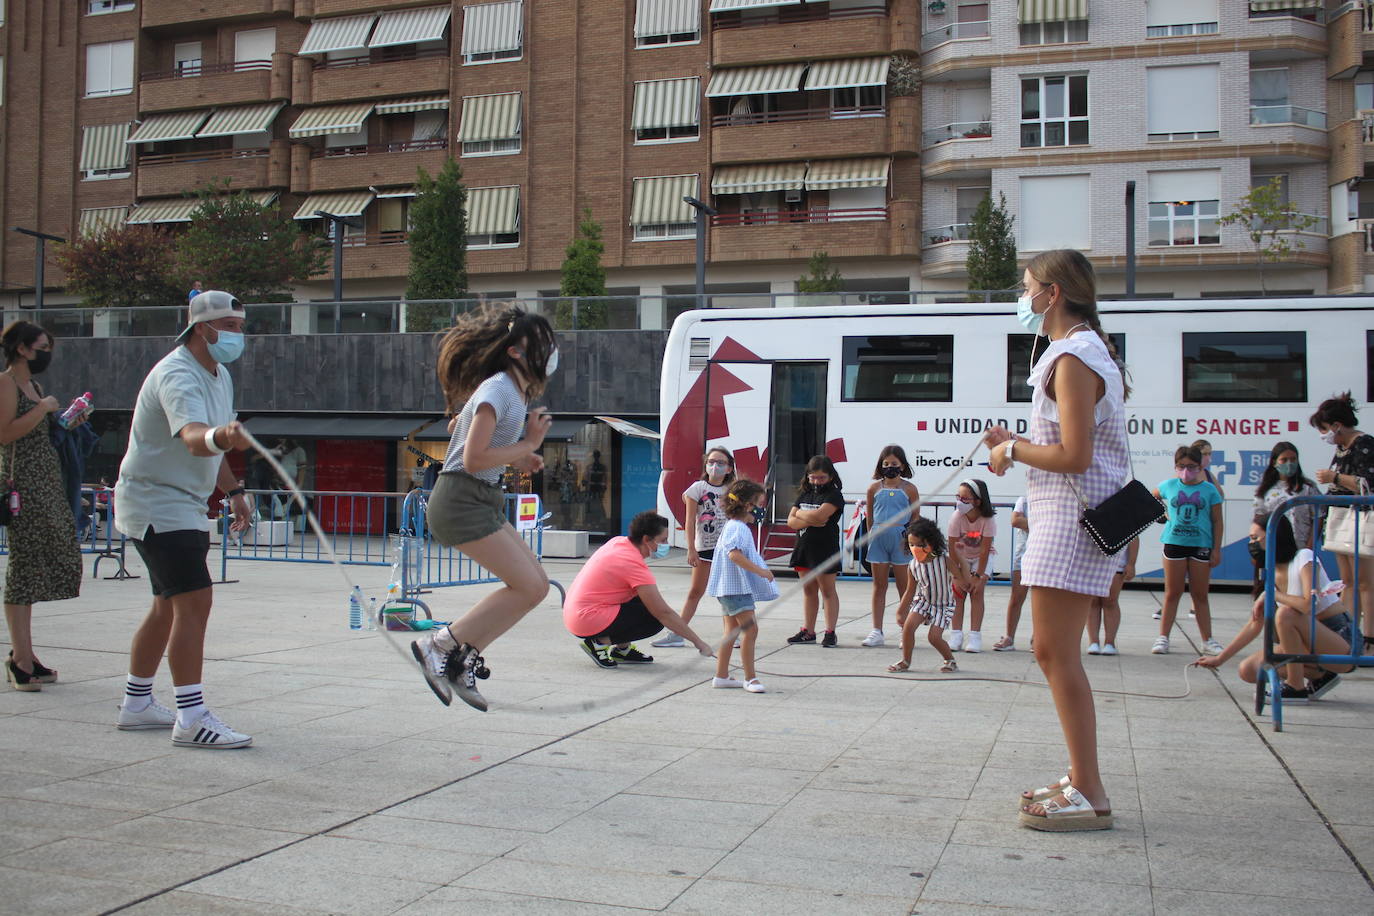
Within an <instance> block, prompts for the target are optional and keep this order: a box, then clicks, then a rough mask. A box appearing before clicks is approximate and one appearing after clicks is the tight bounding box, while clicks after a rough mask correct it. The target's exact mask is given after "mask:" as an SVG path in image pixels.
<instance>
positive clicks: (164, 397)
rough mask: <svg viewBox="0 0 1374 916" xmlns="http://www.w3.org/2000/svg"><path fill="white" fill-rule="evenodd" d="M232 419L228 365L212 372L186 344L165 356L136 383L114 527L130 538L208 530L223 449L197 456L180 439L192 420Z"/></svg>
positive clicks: (221, 422)
mask: <svg viewBox="0 0 1374 916" xmlns="http://www.w3.org/2000/svg"><path fill="white" fill-rule="evenodd" d="M233 419H234V381H233V379H232V378H230V377H229V370H228V369H226V368H225V367H223V366H219V367H218V371H217V372H216V373H215V374H214V375H211V374H210V373H209V372H207V371H205V367H204V366H202V365H201V364H200V363H198V362H197V361H196V358H195V356H193V355H192V354H191V351H190V350H188V349H186V348H185V347H177V348H176V349H175V350H173V351H172V352H171V353H168V354H167V355H166V356H164V357H163V358H162V359H161V361H159V362H158V364H157V365H156V366H154V367H153V370H152V371H151V372H149V373H148V377H147V378H146V379H144V380H143V387H142V388H141V389H139V392H138V400H137V401H136V402H135V404H134V419H133V426H132V428H131V430H130V433H129V450H128V451H127V452H125V453H124V460H123V461H122V462H121V463H120V465H119V482H118V483H116V484H115V527H116V528H118V529H119V530H120V531H122V532H124V534H126V535H128V536H129V537H131V538H142V537H143V536H144V535H145V533H146V532H147V530H148V526H149V525H151V526H152V527H153V529H154V530H156V531H186V530H193V531H209V530H210V519H209V518H208V516H207V514H206V509H207V506H206V500H208V499H209V498H210V494H211V493H213V492H214V491H215V480H216V477H217V475H218V474H219V467H220V463H221V462H223V461H224V457H223V456H222V455H215V456H213V457H209V458H199V457H197V456H195V455H192V454H191V453H190V451H188V450H187V448H186V444H185V443H184V442H182V441H181V436H180V434H181V430H182V429H183V428H184V427H185V426H186V425H187V424H188V423H206V424H209V425H210V426H223V425H224V424H225V423H229V422H231V421H232V420H233Z"/></svg>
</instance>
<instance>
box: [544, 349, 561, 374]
mask: <svg viewBox="0 0 1374 916" xmlns="http://www.w3.org/2000/svg"><path fill="white" fill-rule="evenodd" d="M557 370H558V348H557V347H554V348H553V352H552V353H550V354H549V361H548V362H547V363H545V364H544V378H548V377H549V376H551V375H553V374H554V372H556V371H557Z"/></svg>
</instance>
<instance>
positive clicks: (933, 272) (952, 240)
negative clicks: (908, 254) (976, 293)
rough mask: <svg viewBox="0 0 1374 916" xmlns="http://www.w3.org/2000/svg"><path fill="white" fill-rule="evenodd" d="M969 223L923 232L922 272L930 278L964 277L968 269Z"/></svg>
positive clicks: (932, 227)
mask: <svg viewBox="0 0 1374 916" xmlns="http://www.w3.org/2000/svg"><path fill="white" fill-rule="evenodd" d="M970 228H971V225H970V224H969V223H950V224H949V225H945V226H931V227H930V228H927V229H922V230H921V264H922V268H921V269H922V271H923V272H924V274H925V275H926V276H930V277H951V276H962V275H963V274H964V273H966V272H967V269H968V266H967V265H968V248H969V230H970Z"/></svg>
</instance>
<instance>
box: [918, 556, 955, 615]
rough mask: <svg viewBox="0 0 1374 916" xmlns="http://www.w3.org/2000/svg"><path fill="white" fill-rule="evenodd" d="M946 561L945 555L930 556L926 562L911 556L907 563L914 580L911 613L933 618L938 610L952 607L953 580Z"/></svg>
mask: <svg viewBox="0 0 1374 916" xmlns="http://www.w3.org/2000/svg"><path fill="white" fill-rule="evenodd" d="M947 563H948V560H947V559H946V558H945V557H931V558H930V561H929V562H928V563H921V562H919V561H918V560H916V559H914V558H913V559H912V561H911V562H910V563H908V564H907V566H908V567H910V569H911V575H912V576H913V577H915V582H916V598H915V600H913V601H912V602H911V613H913V614H919V615H920V616H922V617H925V618H926V619H928V620H933V619H935V618H936V617H937V616H938V615H939V613H940V612H942V611H945V610H949V609H952V608H953V607H954V580H953V579H951V578H950V575H949V566H948V565H947Z"/></svg>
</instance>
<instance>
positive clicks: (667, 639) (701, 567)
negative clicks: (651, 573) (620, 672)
mask: <svg viewBox="0 0 1374 916" xmlns="http://www.w3.org/2000/svg"><path fill="white" fill-rule="evenodd" d="M734 479H735V456H734V455H731V454H730V453H729V452H728V451H727V450H725V449H723V448H713V449H711V450H710V451H709V452H707V453H706V455H705V457H704V459H703V462H702V472H701V479H700V480H696V481H693V482H692V485H691V486H690V487H688V488H687V489H686V490H684V491H683V493H682V501H683V503H685V504H686V506H687V523H686V524H685V525H684V526H683V527H684V528H685V529H686V531H687V565H688V566H690V567H692V584H691V586H690V587H689V588H688V590H687V600H686V601H684V602H682V621H683V623H690V622H691V620H692V615H694V614H695V613H696V612H697V604H698V603H700V601H701V596H702V595H704V594H706V582H707V580H708V578H709V577H710V575H711V562H712V561H713V560H714V559H715V547H716V538H718V537H719V536H720V530H721V528H722V527H723V521H724V517H723V516H722V515H721V511H720V500H721V497H723V496H724V495H725V488H726V487H728V486H729V485H730V484H731V483H732V482H733V481H734ZM683 644H684V643H683V640H682V637H681V636H679V635H677V634H676V633H669V634H667V635H666V636H664V637H662V638H661V639H655V640H654V641H653V642H652V643H650V645H652V646H654V647H655V648H657V649H676V648H680V647H681V646H682V645H683Z"/></svg>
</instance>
